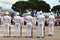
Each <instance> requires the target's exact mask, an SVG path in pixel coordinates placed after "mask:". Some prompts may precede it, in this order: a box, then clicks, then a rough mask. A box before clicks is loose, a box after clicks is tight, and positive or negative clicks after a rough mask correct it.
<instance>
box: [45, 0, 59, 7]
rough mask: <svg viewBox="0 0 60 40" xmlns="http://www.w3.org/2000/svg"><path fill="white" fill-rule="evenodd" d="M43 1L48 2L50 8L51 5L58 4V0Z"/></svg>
mask: <svg viewBox="0 0 60 40" xmlns="http://www.w3.org/2000/svg"><path fill="white" fill-rule="evenodd" d="M44 1H46V2H47V3H48V4H50V6H51V8H53V6H56V5H60V3H59V0H44Z"/></svg>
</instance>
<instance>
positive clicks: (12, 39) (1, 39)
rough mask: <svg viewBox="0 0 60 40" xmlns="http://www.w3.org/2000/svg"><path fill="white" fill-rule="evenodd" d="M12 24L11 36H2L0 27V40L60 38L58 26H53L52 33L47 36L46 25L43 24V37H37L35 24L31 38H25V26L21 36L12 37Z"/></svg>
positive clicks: (58, 39) (56, 39)
mask: <svg viewBox="0 0 60 40" xmlns="http://www.w3.org/2000/svg"><path fill="white" fill-rule="evenodd" d="M13 32H14V26H13V25H12V27H11V37H3V29H2V27H0V40H60V26H55V27H54V35H53V36H48V27H46V26H45V37H44V38H37V26H36V28H35V29H33V38H25V32H26V26H23V27H22V37H20V38H18V37H13Z"/></svg>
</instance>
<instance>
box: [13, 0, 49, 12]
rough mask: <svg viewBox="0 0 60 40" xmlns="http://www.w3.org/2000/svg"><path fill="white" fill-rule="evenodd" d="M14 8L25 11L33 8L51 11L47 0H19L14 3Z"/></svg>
mask: <svg viewBox="0 0 60 40" xmlns="http://www.w3.org/2000/svg"><path fill="white" fill-rule="evenodd" d="M12 9H13V10H15V11H18V12H23V11H24V10H26V9H28V10H29V9H31V10H32V11H33V10H37V11H40V10H42V11H43V12H49V10H50V5H49V4H48V3H46V2H45V1H39V0H29V1H18V2H16V3H15V4H13V5H12Z"/></svg>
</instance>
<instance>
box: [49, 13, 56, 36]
mask: <svg viewBox="0 0 60 40" xmlns="http://www.w3.org/2000/svg"><path fill="white" fill-rule="evenodd" d="M48 23H49V27H48V29H49V36H52V35H53V29H54V24H55V17H54V15H53V13H52V12H51V15H50V16H49V19H48Z"/></svg>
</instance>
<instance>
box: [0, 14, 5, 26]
mask: <svg viewBox="0 0 60 40" xmlns="http://www.w3.org/2000/svg"><path fill="white" fill-rule="evenodd" d="M3 17H4V16H3V14H2V15H1V26H2V27H3Z"/></svg>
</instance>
